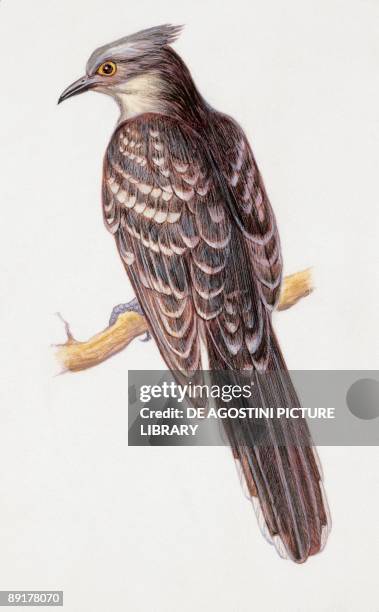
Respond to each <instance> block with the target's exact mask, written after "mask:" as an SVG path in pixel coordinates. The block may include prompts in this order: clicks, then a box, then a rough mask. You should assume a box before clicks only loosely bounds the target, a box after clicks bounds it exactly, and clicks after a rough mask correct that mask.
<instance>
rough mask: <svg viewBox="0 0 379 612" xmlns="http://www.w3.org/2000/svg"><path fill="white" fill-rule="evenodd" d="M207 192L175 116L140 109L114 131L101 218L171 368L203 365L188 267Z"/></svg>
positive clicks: (192, 144) (220, 233)
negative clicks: (174, 118)
mask: <svg viewBox="0 0 379 612" xmlns="http://www.w3.org/2000/svg"><path fill="white" fill-rule="evenodd" d="M209 191H210V177H209V171H208V169H207V167H206V164H205V163H204V160H203V159H202V157H201V155H200V154H199V151H198V150H197V143H196V136H195V135H194V134H193V133H192V132H191V131H190V130H187V131H183V129H181V127H180V125H178V123H177V122H176V121H174V120H171V119H169V118H167V117H162V116H158V115H143V116H141V117H138V118H136V119H134V120H130V121H128V122H126V123H124V124H122V125H121V126H120V127H119V128H118V129H117V130H116V132H115V133H114V135H113V138H112V140H111V142H110V145H109V147H108V150H107V153H106V157H105V163H104V176H103V211H104V220H105V224H106V226H107V228H108V229H109V230H110V231H111V232H112V233H113V234H114V236H115V239H116V242H117V247H118V250H119V253H120V255H121V258H122V260H123V262H124V265H125V268H126V270H127V272H128V274H129V277H130V279H131V282H132V285H133V287H134V290H135V292H136V295H137V298H138V300H139V302H140V304H141V306H142V308H143V310H144V311H145V314H146V316H147V319H148V322H149V325H150V329H151V332H152V334H153V335H154V337H155V339H156V341H157V344H158V347H159V349H160V351H161V353H162V356H163V357H164V359H165V361H166V363H167V365H168V367H169V368H171V369H173V370H179V371H188V370H192V369H199V368H201V358H200V339H199V335H200V334H199V325H200V324H201V321H199V317H198V316H197V315H196V309H195V306H194V300H193V295H192V277H191V269H192V266H193V265H194V263H193V262H194V261H195V259H194V258H196V253H197V252H198V251H199V250H201V248H202V246H201V245H202V244H203V243H204V241H203V240H202V238H201V231H200V230H201V228H200V229H199V224H198V223H197V215H196V210H195V209H196V207H198V206H199V205H200V203H201V202H202V203H204V206H205V202H206V201H207V200H206V198H207V195H208V193H209ZM209 211H210V212H209V213H208V215H211V214H212V205H210V208H209ZM215 214H216V213H215ZM225 231H226V230H225V228H221V227H220V228H218V229H217V228H216V229H215V232H214V235H213V238H212V239H213V240H215V241H216V240H217V237H218V239H219V241H223V240H225V238H226V236H225ZM220 257H221V259H220V263H219V265H220V266H221V264H223V263H224V258H223V257H222V254H221V256H220ZM210 285H211V286H212V281H211V283H210ZM208 290H209V291H215V290H214V289H212V290H211V289H210V288H208ZM199 299H201V298H200V297H199ZM219 299H220V298H219ZM210 302H212V297H211V298H210ZM210 308H211V305H208V309H210Z"/></svg>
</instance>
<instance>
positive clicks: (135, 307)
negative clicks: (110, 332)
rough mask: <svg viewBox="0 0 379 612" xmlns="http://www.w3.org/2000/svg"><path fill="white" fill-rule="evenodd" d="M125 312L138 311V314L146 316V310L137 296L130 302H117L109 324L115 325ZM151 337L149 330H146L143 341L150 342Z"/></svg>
mask: <svg viewBox="0 0 379 612" xmlns="http://www.w3.org/2000/svg"><path fill="white" fill-rule="evenodd" d="M124 312H137V313H138V314H140V315H142V316H144V314H145V313H144V312H143V310H142V308H141V305H140V303H139V301H138V300H137V298H134V300H131V301H130V302H126V304H117V306H115V307H114V308H113V310H112V313H111V316H110V318H109V326H111V325H114V324H115V323H116V321H117V319H118V317H119V316H120V315H121V314H123V313H124ZM150 339H151V335H150V333H149V332H146V333H145V334H144V336H143V338H141V342H148V341H149V340H150Z"/></svg>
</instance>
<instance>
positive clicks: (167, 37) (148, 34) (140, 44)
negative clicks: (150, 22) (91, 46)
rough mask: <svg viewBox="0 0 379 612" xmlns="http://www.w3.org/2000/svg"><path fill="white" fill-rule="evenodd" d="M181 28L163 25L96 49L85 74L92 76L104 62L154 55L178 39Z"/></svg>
mask: <svg viewBox="0 0 379 612" xmlns="http://www.w3.org/2000/svg"><path fill="white" fill-rule="evenodd" d="M182 28H183V26H174V25H170V24H164V25H161V26H155V27H153V28H148V29H147V30H141V31H140V32H136V33H135V34H131V35H130V36H124V38H120V39H119V40H115V41H114V42H111V43H108V44H107V45H103V46H102V47H99V48H98V49H96V50H95V51H94V52H93V53H92V55H91V57H90V58H89V60H88V62H87V73H88V74H93V73H94V72H96V69H97V67H98V66H99V65H100V64H102V63H103V62H104V61H105V60H115V61H128V60H130V59H133V58H137V57H142V56H144V55H149V54H154V53H155V52H157V51H159V49H161V48H162V47H165V46H167V45H169V44H171V43H173V42H175V40H176V39H177V38H178V36H179V35H180V33H181V31H182Z"/></svg>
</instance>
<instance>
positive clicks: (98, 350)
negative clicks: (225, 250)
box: [56, 268, 313, 372]
mask: <svg viewBox="0 0 379 612" xmlns="http://www.w3.org/2000/svg"><path fill="white" fill-rule="evenodd" d="M312 290H313V285H312V274H311V269H310V268H308V269H307V270H302V271H301V272H297V273H296V274H291V275H290V276H286V278H285V279H284V281H283V286H282V292H281V295H280V300H279V305H278V310H287V308H291V306H294V305H295V304H296V303H297V302H298V301H299V300H300V299H302V298H304V297H306V296H307V295H309V294H310V293H311V292H312ZM61 318H62V317H61ZM62 320H63V319H62ZM64 323H65V328H66V333H67V340H66V342H65V343H64V344H59V345H58V346H57V352H56V357H57V360H58V362H59V363H60V365H61V366H62V369H63V371H67V370H69V371H71V372H78V371H80V370H86V369H87V368H91V367H93V366H95V365H98V364H99V363H101V362H103V361H105V360H106V359H109V357H111V356H112V355H114V354H115V353H118V352H120V351H122V350H123V349H124V348H126V347H127V346H128V344H130V342H131V341H132V340H134V338H137V336H140V335H142V334H144V333H145V332H147V331H148V329H149V328H148V325H147V321H146V319H145V318H144V317H143V316H142V315H140V314H138V313H137V312H125V313H124V314H121V315H120V316H119V317H118V319H117V321H116V322H115V323H114V324H113V325H111V326H109V327H106V328H105V329H104V330H103V331H101V332H99V333H97V334H96V335H95V336H92V338H90V339H89V340H86V341H84V342H79V341H78V340H75V338H74V337H73V335H72V333H71V331H70V328H69V325H68V323H66V321H64Z"/></svg>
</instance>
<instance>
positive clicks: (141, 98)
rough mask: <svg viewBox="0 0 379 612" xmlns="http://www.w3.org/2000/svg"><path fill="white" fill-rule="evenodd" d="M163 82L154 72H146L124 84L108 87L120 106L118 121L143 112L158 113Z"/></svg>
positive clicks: (160, 106)
mask: <svg viewBox="0 0 379 612" xmlns="http://www.w3.org/2000/svg"><path fill="white" fill-rule="evenodd" d="M162 88H163V83H162V81H161V79H160V78H159V77H158V76H157V75H156V74H151V73H146V74H143V75H140V76H136V77H134V78H132V79H131V80H130V81H128V82H127V83H125V85H117V86H116V87H113V88H111V89H109V90H108V91H107V92H106V93H109V94H110V95H111V96H113V97H114V99H115V100H116V102H117V104H118V106H119V108H120V118H119V123H121V122H122V121H125V120H126V119H130V118H131V117H135V116H137V115H141V114H143V113H159V112H162V110H163V103H162V101H161V93H162Z"/></svg>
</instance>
